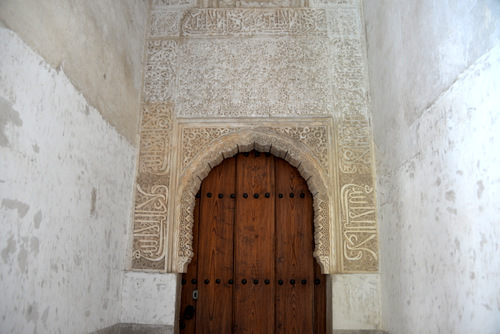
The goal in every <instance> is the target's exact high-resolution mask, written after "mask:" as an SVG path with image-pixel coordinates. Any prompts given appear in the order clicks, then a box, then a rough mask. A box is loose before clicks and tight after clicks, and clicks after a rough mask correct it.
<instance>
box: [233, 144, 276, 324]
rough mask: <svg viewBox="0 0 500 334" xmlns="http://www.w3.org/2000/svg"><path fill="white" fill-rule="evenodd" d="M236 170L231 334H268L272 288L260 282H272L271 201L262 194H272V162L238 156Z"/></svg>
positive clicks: (272, 240)
mask: <svg viewBox="0 0 500 334" xmlns="http://www.w3.org/2000/svg"><path fill="white" fill-rule="evenodd" d="M236 170H237V182H236V184H237V196H238V200H237V202H236V217H237V219H236V226H235V255H234V256H235V258H234V261H235V269H236V275H235V276H236V285H235V290H234V294H235V299H234V304H235V305H234V308H235V310H234V312H235V313H234V322H235V323H234V333H272V332H273V328H274V294H273V285H272V284H269V285H266V284H264V281H265V279H269V280H272V281H274V279H273V278H274V277H273V276H274V275H273V274H274V201H273V198H271V197H269V198H266V197H265V193H266V192H267V193H273V192H274V191H273V190H274V177H273V171H274V158H273V157H272V156H269V157H267V156H265V155H264V154H260V155H259V156H258V157H256V154H255V152H250V154H249V155H248V156H245V155H243V154H239V155H238V156H237V165H236ZM245 193H246V194H248V197H247V198H244V197H243V194H245ZM255 194H258V195H259V196H258V198H255ZM243 279H246V280H247V284H245V285H244V284H242V280H243ZM255 279H257V280H258V281H259V284H254V283H253V280H255Z"/></svg>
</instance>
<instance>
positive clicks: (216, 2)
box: [199, 0, 309, 8]
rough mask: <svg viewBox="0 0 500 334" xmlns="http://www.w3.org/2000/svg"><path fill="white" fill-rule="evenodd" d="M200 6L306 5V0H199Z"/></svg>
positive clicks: (277, 6)
mask: <svg viewBox="0 0 500 334" xmlns="http://www.w3.org/2000/svg"><path fill="white" fill-rule="evenodd" d="M199 2H200V7H202V8H214V7H215V8H217V7H219V8H239V7H252V8H268V7H275V8H279V7H308V3H309V1H308V0H200V1H199Z"/></svg>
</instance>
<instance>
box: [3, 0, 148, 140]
mask: <svg viewBox="0 0 500 334" xmlns="http://www.w3.org/2000/svg"><path fill="white" fill-rule="evenodd" d="M147 8H148V5H147V0H120V1H102V0H85V1H80V0H50V1H40V0H2V1H0V21H1V22H3V23H4V25H6V26H7V27H8V28H10V29H11V30H13V31H15V32H16V33H17V34H18V35H19V36H20V37H21V38H22V39H23V40H24V41H25V42H26V43H27V44H28V45H29V46H30V47H31V48H32V49H34V50H35V51H36V52H37V53H38V54H40V55H41V56H42V57H43V58H44V59H45V61H46V62H48V63H49V64H50V65H51V66H52V67H53V68H61V69H62V70H63V71H64V72H65V74H66V76H67V77H68V78H69V79H70V80H71V82H72V83H73V85H74V86H75V87H76V88H77V89H79V90H80V91H81V92H82V94H83V95H84V96H85V98H86V99H87V100H88V101H89V103H90V104H92V105H93V106H95V107H96V108H97V110H99V112H100V113H101V114H102V115H103V117H104V119H105V120H107V121H108V122H109V123H110V124H112V125H113V126H115V127H116V129H117V130H118V132H119V133H120V134H122V135H123V136H125V137H126V138H127V139H128V140H129V141H130V142H131V143H135V141H136V133H137V127H138V118H139V113H138V110H140V99H139V95H140V91H141V82H142V69H143V67H142V58H143V50H144V38H145V32H146V21H147Z"/></svg>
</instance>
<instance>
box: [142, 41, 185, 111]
mask: <svg viewBox="0 0 500 334" xmlns="http://www.w3.org/2000/svg"><path fill="white" fill-rule="evenodd" d="M177 44H178V43H177V42H176V41H172V40H163V41H162V40H160V41H156V40H150V41H149V42H148V46H147V48H148V49H147V57H146V73H145V76H144V95H143V99H144V101H145V102H166V101H169V100H170V99H171V97H172V92H173V88H174V87H175V73H176V68H177V48H178V45H177Z"/></svg>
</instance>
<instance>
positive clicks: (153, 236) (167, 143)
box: [132, 104, 172, 270]
mask: <svg viewBox="0 0 500 334" xmlns="http://www.w3.org/2000/svg"><path fill="white" fill-rule="evenodd" d="M140 137H141V140H140V149H139V170H138V175H137V179H136V193H135V209H134V230H133V246H132V247H133V254H132V268H134V269H160V270H163V269H164V268H165V246H166V242H165V230H166V224H167V220H168V211H167V208H168V192H169V186H170V153H171V137H172V106H171V105H170V104H150V105H145V106H144V108H143V114H142V122H141V133H140Z"/></svg>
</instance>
